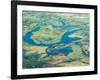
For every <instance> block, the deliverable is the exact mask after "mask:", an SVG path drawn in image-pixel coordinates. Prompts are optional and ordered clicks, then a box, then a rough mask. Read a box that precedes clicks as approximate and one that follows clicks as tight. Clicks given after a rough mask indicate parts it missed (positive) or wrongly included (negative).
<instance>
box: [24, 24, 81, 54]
mask: <svg viewBox="0 0 100 80" xmlns="http://www.w3.org/2000/svg"><path fill="white" fill-rule="evenodd" d="M67 27H69V26H67ZM39 30H40V26H36V28H35V29H33V30H32V31H30V32H28V33H27V34H26V35H25V36H24V37H23V40H24V41H25V42H27V43H28V44H30V45H32V46H46V47H48V48H52V47H53V46H54V45H59V44H69V43H72V42H73V41H77V40H80V39H81V38H79V37H75V38H70V37H68V36H69V35H71V34H73V33H75V32H77V31H79V29H77V30H72V31H69V32H65V33H64V35H63V36H62V38H61V39H60V40H59V42H56V43H53V44H45V43H40V44H37V43H36V42H34V40H32V39H31V38H30V37H31V36H32V35H34V32H38V31H39ZM46 52H47V54H48V55H57V54H60V53H62V54H66V55H67V54H69V53H70V52H72V49H71V47H64V48H59V49H54V50H51V51H47V50H46ZM66 52H67V53H66Z"/></svg>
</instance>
